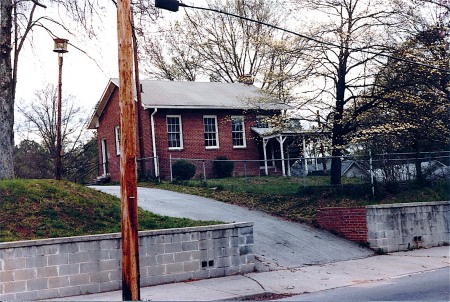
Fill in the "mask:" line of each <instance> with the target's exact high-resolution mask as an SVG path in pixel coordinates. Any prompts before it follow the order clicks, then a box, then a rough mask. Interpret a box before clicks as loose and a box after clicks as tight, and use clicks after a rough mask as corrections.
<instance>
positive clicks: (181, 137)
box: [166, 115, 183, 150]
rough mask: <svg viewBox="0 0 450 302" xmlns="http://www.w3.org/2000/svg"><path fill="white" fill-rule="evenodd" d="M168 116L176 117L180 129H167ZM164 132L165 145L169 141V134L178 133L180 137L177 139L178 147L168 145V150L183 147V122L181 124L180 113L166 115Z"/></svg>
mask: <svg viewBox="0 0 450 302" xmlns="http://www.w3.org/2000/svg"><path fill="white" fill-rule="evenodd" d="M169 118H177V119H178V122H179V126H180V129H179V132H176V131H169V121H168V120H169ZM166 132H167V145H169V142H170V140H169V135H170V134H179V135H180V137H179V140H180V146H178V147H170V146H169V147H168V148H169V150H181V149H183V124H182V120H181V115H166Z"/></svg>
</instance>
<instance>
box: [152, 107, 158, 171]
mask: <svg viewBox="0 0 450 302" xmlns="http://www.w3.org/2000/svg"><path fill="white" fill-rule="evenodd" d="M157 112H158V108H155V109H154V110H153V113H152V114H151V115H150V123H151V127H152V149H153V163H154V165H155V177H159V166H158V157H157V152H156V134H155V119H154V115H155V114H156V113H157Z"/></svg>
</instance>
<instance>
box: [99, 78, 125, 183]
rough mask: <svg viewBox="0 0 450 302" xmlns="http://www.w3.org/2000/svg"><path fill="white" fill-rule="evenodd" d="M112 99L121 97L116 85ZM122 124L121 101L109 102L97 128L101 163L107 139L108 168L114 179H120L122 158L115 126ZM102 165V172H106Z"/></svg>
mask: <svg viewBox="0 0 450 302" xmlns="http://www.w3.org/2000/svg"><path fill="white" fill-rule="evenodd" d="M111 99H113V100H118V99H119V89H118V88H117V87H116V88H115V89H114V91H113V93H112V95H111ZM119 125H120V108H119V102H118V101H116V102H108V104H107V105H106V107H105V109H104V110H103V113H102V115H101V116H100V117H99V127H98V128H97V138H98V157H99V163H102V143H101V141H102V140H103V139H106V144H107V156H108V168H109V174H110V175H111V180H112V181H120V158H119V156H118V155H117V150H116V145H115V133H114V128H115V127H116V126H119ZM104 172H105V171H103V167H102V166H101V170H100V174H104Z"/></svg>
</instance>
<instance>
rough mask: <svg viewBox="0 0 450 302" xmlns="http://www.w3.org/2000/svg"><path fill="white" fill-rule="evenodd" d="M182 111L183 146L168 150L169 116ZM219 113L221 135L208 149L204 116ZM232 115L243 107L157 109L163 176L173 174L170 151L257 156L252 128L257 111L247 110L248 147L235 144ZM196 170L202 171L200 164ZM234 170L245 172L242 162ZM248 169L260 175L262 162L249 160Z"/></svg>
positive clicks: (209, 155) (199, 155) (196, 156)
mask: <svg viewBox="0 0 450 302" xmlns="http://www.w3.org/2000/svg"><path fill="white" fill-rule="evenodd" d="M167 115H181V119H182V127H183V142H184V144H183V145H184V148H183V149H182V150H169V148H168V145H167V132H166V116H167ZM204 115H216V116H217V124H218V125H217V127H218V136H219V148H217V149H206V148H205V143H204V132H203V131H204V130H203V116H204ZM231 115H243V112H242V111H240V110H158V113H157V114H156V115H155V125H157V127H156V148H157V150H158V157H159V158H160V172H161V177H165V178H168V177H169V176H170V164H169V162H170V160H169V157H170V155H171V156H172V157H173V158H191V159H211V160H213V159H215V158H216V157H218V156H226V157H228V158H229V159H231V160H246V159H247V160H258V159H259V151H258V142H257V138H256V136H255V134H254V133H253V132H252V130H251V129H250V127H251V126H253V125H254V124H255V121H256V115H255V114H247V115H246V120H245V124H244V125H245V136H246V139H247V140H246V142H247V147H246V148H233V142H232V136H231V121H230V116H231ZM197 173H203V170H202V168H200V166H199V167H198V168H197ZM206 173H207V175H208V177H210V176H211V173H212V171H211V168H210V166H207V171H206ZM234 173H236V174H240V175H243V173H244V169H243V165H237V164H236V165H235V170H234ZM247 173H248V174H250V175H259V163H258V162H249V163H247Z"/></svg>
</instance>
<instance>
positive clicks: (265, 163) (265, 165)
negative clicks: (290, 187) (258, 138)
mask: <svg viewBox="0 0 450 302" xmlns="http://www.w3.org/2000/svg"><path fill="white" fill-rule="evenodd" d="M268 141H269V140H268V139H266V138H264V137H263V153H264V172H266V176H267V175H269V168H268V167H267V150H266V147H267V143H268Z"/></svg>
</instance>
